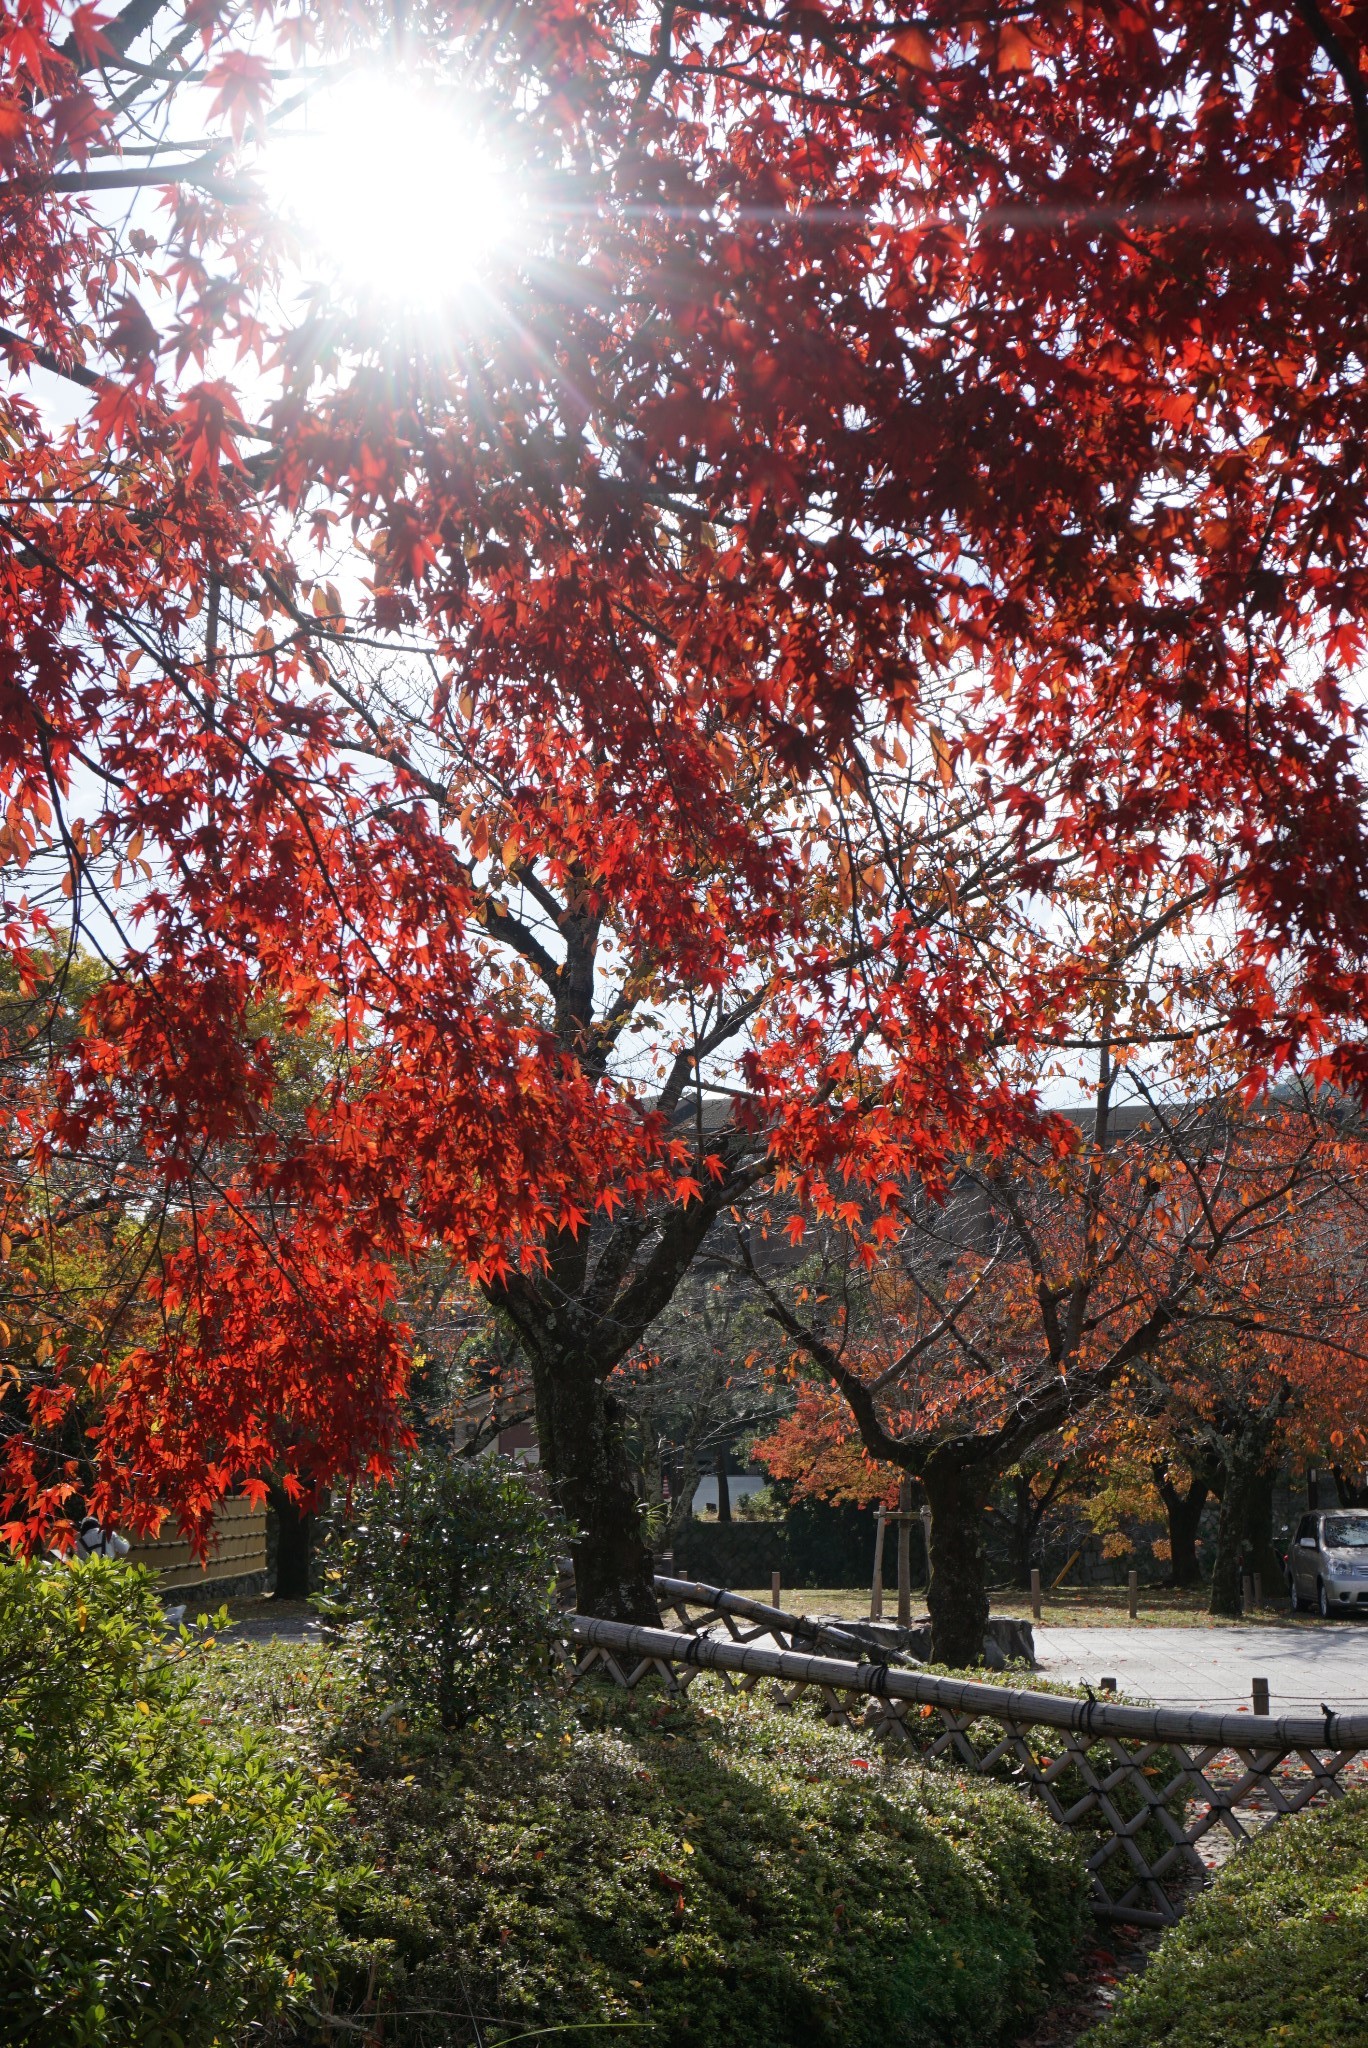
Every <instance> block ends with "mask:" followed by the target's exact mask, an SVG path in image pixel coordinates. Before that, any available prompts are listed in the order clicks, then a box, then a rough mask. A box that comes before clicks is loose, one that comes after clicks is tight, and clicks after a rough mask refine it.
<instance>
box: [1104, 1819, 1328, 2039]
mask: <svg viewBox="0 0 1368 2048" xmlns="http://www.w3.org/2000/svg"><path fill="white" fill-rule="evenodd" d="M1087 2038H1088V2048H1368V1794H1362V1793H1358V1794H1354V1795H1353V1796H1351V1797H1350V1798H1347V1799H1345V1800H1344V1801H1343V1802H1342V1803H1339V1804H1337V1805H1335V1806H1333V1807H1331V1808H1329V1809H1328V1810H1327V1811H1324V1812H1318V1813H1309V1814H1303V1815H1300V1816H1299V1817H1298V1818H1297V1819H1295V1820H1290V1821H1280V1822H1279V1823H1278V1824H1277V1825H1276V1826H1275V1827H1273V1828H1272V1829H1270V1830H1269V1831H1268V1833H1266V1834H1265V1835H1263V1836H1261V1837H1260V1839H1259V1840H1258V1841H1257V1842H1255V1843H1254V1844H1253V1845H1252V1846H1251V1847H1250V1848H1249V1849H1247V1850H1245V1851H1244V1852H1243V1853H1242V1854H1241V1855H1239V1856H1238V1857H1236V1858H1234V1859H1233V1860H1232V1861H1231V1862H1230V1863H1228V1864H1227V1865H1226V1866H1225V1868H1224V1869H1223V1870H1222V1871H1221V1872H1220V1874H1219V1876H1218V1877H1217V1878H1216V1880H1215V1882H1214V1883H1213V1885H1212V1886H1211V1889H1210V1890H1209V1891H1207V1892H1204V1893H1203V1894H1202V1895H1201V1897H1200V1898H1198V1899H1197V1900H1195V1901H1194V1903H1193V1904H1192V1906H1191V1907H1190V1908H1189V1910H1188V1912H1187V1914H1186V1915H1185V1917H1184V1919H1183V1920H1182V1922H1181V1923H1180V1924H1179V1926H1177V1927H1176V1928H1174V1930H1173V1931H1172V1932H1171V1933H1169V1934H1166V1935H1165V1937H1164V1939H1163V1942H1162V1943H1161V1944H1160V1947H1159V1949H1158V1951H1157V1953H1156V1955H1155V1957H1154V1960H1153V1962H1152V1963H1151V1964H1150V1967H1149V1969H1148V1971H1147V1972H1146V1974H1145V1975H1144V1976H1143V1977H1141V1978H1139V1979H1138V1980H1137V1981H1136V1982H1135V1983H1134V1984H1133V1985H1132V1986H1131V1987H1130V1988H1129V1989H1128V1990H1127V1991H1126V1992H1125V1993H1123V1995H1122V1997H1121V1999H1120V2001H1119V2002H1118V2005H1117V2009H1116V2012H1115V2013H1114V2014H1113V2016H1112V2018H1111V2019H1110V2020H1108V2021H1107V2023H1106V2025H1105V2026H1103V2027H1101V2028H1099V2029H1097V2030H1096V2031H1095V2032H1093V2033H1091V2034H1089V2035H1088V2037H1087Z"/></svg>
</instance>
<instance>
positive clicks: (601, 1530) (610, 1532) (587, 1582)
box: [532, 1358, 660, 1627]
mask: <svg viewBox="0 0 1368 2048" xmlns="http://www.w3.org/2000/svg"><path fill="white" fill-rule="evenodd" d="M532 1384H533V1390H534V1392H535V1395H536V1402H537V1440H538V1443H539V1445H540V1448H541V1462H542V1470H543V1471H544V1472H545V1474H546V1477H547V1482H548V1485H549V1487H550V1491H551V1494H552V1497H553V1498H554V1500H555V1502H556V1505H557V1507H558V1508H559V1509H560V1511H561V1513H562V1514H563V1515H564V1517H565V1519H566V1522H567V1524H568V1525H569V1527H570V1529H571V1531H572V1536H571V1543H570V1550H571V1555H572V1556H573V1558H574V1560H575V1602H576V1605H577V1606H578V1608H579V1611H580V1613H581V1614H593V1615H597V1616H598V1618H599V1619H600V1620H602V1621H625V1622H635V1623H638V1624H645V1625H646V1626H648V1627H659V1625H660V1610H659V1608H658V1607H657V1606H656V1600H655V1594H654V1592H653V1591H652V1584H651V1582H652V1579H653V1577H654V1567H653V1565H652V1562H651V1557H650V1553H649V1552H648V1551H647V1548H646V1544H645V1541H644V1539H643V1535H642V1526H641V1512H640V1509H639V1507H638V1505H637V1497H636V1493H635V1490H634V1488H633V1486H632V1473H631V1467H630V1465H629V1463H628V1459H627V1447H626V1444H625V1442H624V1439H623V1431H622V1418H621V1413H620V1411H619V1408H618V1404H617V1402H616V1401H615V1400H614V1399H613V1397H612V1395H611V1394H609V1393H608V1391H607V1389H606V1388H605V1386H604V1384H603V1382H602V1380H601V1379H600V1378H599V1377H598V1375H597V1373H595V1372H594V1370H593V1368H592V1367H591V1366H590V1364H589V1363H588V1361H587V1360H584V1359H581V1358H568V1359H561V1360H559V1361H556V1362H555V1363H554V1364H546V1363H540V1362H539V1363H537V1364H535V1365H534V1367H533V1373H532Z"/></svg>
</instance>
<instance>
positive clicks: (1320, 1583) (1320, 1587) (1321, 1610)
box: [1316, 1579, 1330, 1621]
mask: <svg viewBox="0 0 1368 2048" xmlns="http://www.w3.org/2000/svg"><path fill="white" fill-rule="evenodd" d="M1316 1611H1317V1613H1318V1614H1319V1615H1320V1618H1321V1620H1322V1621H1329V1619H1330V1602H1329V1600H1328V1599H1327V1597H1326V1592H1325V1581H1324V1579H1317V1581H1316Z"/></svg>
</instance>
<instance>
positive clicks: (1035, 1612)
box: [1031, 1565, 1040, 1621]
mask: <svg viewBox="0 0 1368 2048" xmlns="http://www.w3.org/2000/svg"><path fill="white" fill-rule="evenodd" d="M1031 1619H1032V1620H1033V1621H1039V1619H1040V1567H1039V1565H1032V1566H1031Z"/></svg>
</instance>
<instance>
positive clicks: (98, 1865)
mask: <svg viewBox="0 0 1368 2048" xmlns="http://www.w3.org/2000/svg"><path fill="white" fill-rule="evenodd" d="M181 1652H182V1653H181V1655H180V1658H179V1661H178V1660H177V1654H176V1648H175V1646H174V1645H173V1646H172V1649H171V1651H170V1653H168V1648H167V1646H166V1643H165V1638H164V1634H163V1622H162V1611H161V1604H160V1602H159V1601H158V1599H157V1597H156V1595H155V1593H154V1592H153V1590H152V1587H151V1583H150V1581H149V1580H148V1578H147V1576H146V1574H145V1573H142V1572H140V1571H136V1570H134V1569H132V1568H131V1567H129V1566H127V1565H121V1564H116V1563H114V1562H113V1561H112V1560H95V1561H93V1562H91V1563H88V1564H81V1565H76V1564H51V1563H37V1562H17V1561H11V1562H4V1563H0V1927H3V1930H4V1933H3V1944H2V1947H0V2039H3V2040H4V2041H5V2042H6V2043H7V2044H9V2048H122V2044H125V2043H126V2044H129V2048H134V2044H136V2048H214V2044H219V2043H222V2044H225V2048H226V2044H227V2043H229V2042H233V2043H236V2042H238V2041H241V2040H245V2039H246V2038H247V2031H248V2029H252V2030H254V2031H255V2032H256V2037H257V2038H259V2037H260V2034H259V2030H260V2029H262V2028H263V2027H267V2026H269V2025H273V2024H275V2023H277V2022H279V2023H282V2024H284V2023H288V2022H290V2021H291V2018H292V2016H298V2015H302V2014H304V2013H305V2012H306V2011H307V2010H308V2008H309V2007H310V2006H312V2005H313V2004H314V2002H315V2001H316V2000H317V1999H319V1998H320V1997H321V1996H323V1995H324V1993H325V1990H326V1987H327V1986H328V1985H329V1984H330V1982H331V1981H332V1979H333V1978H334V1977H335V1976H336V1974H337V1973H338V1972H339V1971H340V1970H343V1969H345V1968H346V1967H347V1966H348V1965H349V1964H350V1963H351V1961H352V1960H353V1951H352V1950H351V1948H350V1947H349V1945H348V1943H347V1942H346V1941H345V1940H344V1938H343V1936H342V1934H341V1932H340V1928H339V1922H338V1917H337V1913H338V1907H339V1905H341V1904H342V1903H343V1901H344V1899H345V1898H347V1897H353V1896H356V1895H358V1893H359V1888H358V1882H357V1878H356V1877H355V1876H353V1877H352V1878H345V1877H344V1876H343V1874H342V1866H341V1864H340V1863H339V1860H338V1848H337V1838H338V1833H339V1829H340V1824H341V1810H340V1808H339V1807H338V1805H337V1804H336V1802H335V1801H333V1800H332V1799H331V1798H329V1797H328V1796H327V1795H326V1794H325V1793H324V1792H322V1791H321V1790H320V1789H319V1788H318V1787H317V1786H316V1785H314V1784H312V1783H311V1782H310V1781H308V1780H307V1779H306V1778H304V1777H302V1776H301V1775H300V1774H299V1773H297V1772H294V1771H290V1770H286V1769H282V1768H280V1767H279V1765H278V1764H276V1763H275V1762H274V1761H273V1760H272V1756H271V1752H270V1750H269V1748H268V1745H267V1744H266V1742H264V1741H263V1740H262V1739H261V1738H259V1737H256V1736H252V1735H250V1734H248V1735H246V1736H240V1735H232V1736H227V1735H224V1734H221V1733H219V1732H218V1731H217V1730H215V1729H214V1728H212V1727H206V1726H205V1725H203V1724H202V1720H201V1713H200V1708H199V1705H198V1703H197V1701H196V1699H195V1696H194V1689H193V1677H192V1674H191V1671H190V1669H189V1668H188V1665H189V1661H190V1660H188V1659H186V1658H185V1656H184V1654H183V1644H182V1646H181Z"/></svg>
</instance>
